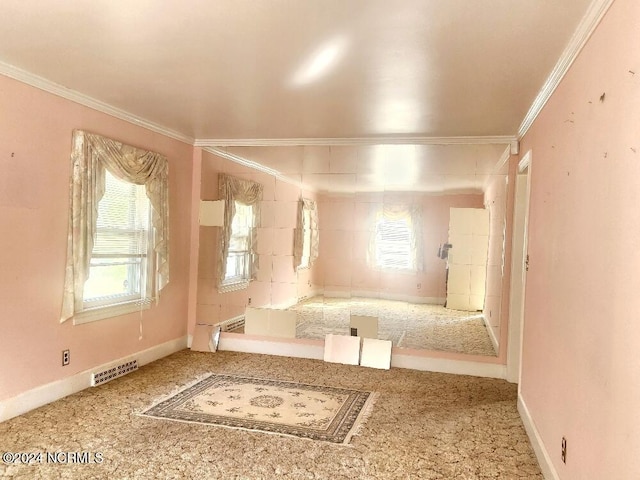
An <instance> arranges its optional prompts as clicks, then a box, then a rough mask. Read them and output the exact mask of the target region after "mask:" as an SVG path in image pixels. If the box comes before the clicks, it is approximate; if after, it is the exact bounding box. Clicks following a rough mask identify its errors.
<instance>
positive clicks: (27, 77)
mask: <svg viewBox="0 0 640 480" xmlns="http://www.w3.org/2000/svg"><path fill="white" fill-rule="evenodd" d="M0 74H2V75H5V76H7V77H10V78H13V79H14V80H18V81H20V82H22V83H26V84H27V85H31V86H32V87H36V88H39V89H40V90H44V91H45V92H49V93H53V94H54V95H57V96H59V97H62V98H66V99H67V100H71V101H72V102H75V103H79V104H80V105H84V106H85V107H89V108H92V109H94V110H97V111H99V112H102V113H106V114H107V115H111V116H112V117H116V118H119V119H120V120H124V121H126V122H129V123H132V124H134V125H138V126H139V127H143V128H146V129H147V130H151V131H152V132H155V133H159V134H161V135H164V136H166V137H170V138H173V139H175V140H179V141H181V142H184V143H188V144H189V145H193V141H194V139H193V138H191V137H189V136H187V135H183V134H182V133H180V132H177V131H175V130H171V129H169V128H166V127H163V126H162V125H158V124H157V123H153V122H150V121H148V120H145V119H144V118H141V117H137V116H136V115H133V114H131V113H129V112H127V111H125V110H122V109H120V108H117V107H113V106H111V105H109V104H107V103H104V102H101V101H100V100H96V99H95V98H93V97H90V96H88V95H84V94H83V93H80V92H77V91H75V90H71V89H69V88H67V87H63V86H62V85H59V84H57V83H54V82H52V81H50V80H47V79H46V78H43V77H40V76H38V75H34V74H33V73H30V72H27V71H26V70H22V69H20V68H18V67H14V66H13V65H10V64H8V63H4V62H0Z"/></svg>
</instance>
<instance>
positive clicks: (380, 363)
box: [360, 338, 392, 370]
mask: <svg viewBox="0 0 640 480" xmlns="http://www.w3.org/2000/svg"><path fill="white" fill-rule="evenodd" d="M391 347H392V344H391V341H390V340H378V339H374V338H364V339H363V340H362V356H361V358H360V365H362V366H363V367H370V368H380V369H384V370H389V368H391Z"/></svg>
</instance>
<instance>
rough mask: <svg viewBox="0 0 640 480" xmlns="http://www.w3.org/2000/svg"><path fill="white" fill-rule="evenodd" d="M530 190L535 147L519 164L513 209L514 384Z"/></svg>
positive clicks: (510, 366) (510, 364) (510, 373)
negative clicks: (532, 156) (532, 157)
mask: <svg viewBox="0 0 640 480" xmlns="http://www.w3.org/2000/svg"><path fill="white" fill-rule="evenodd" d="M530 190H531V150H529V151H528V152H527V153H526V154H525V155H524V156H523V157H522V160H520V163H518V174H517V176H516V191H515V203H514V211H513V240H512V247H513V248H512V252H513V253H512V257H511V295H510V299H509V341H508V349H507V380H508V381H509V382H512V383H520V365H521V357H522V331H523V324H524V305H525V289H526V288H525V287H526V280H527V264H528V254H527V240H528V224H529V196H530Z"/></svg>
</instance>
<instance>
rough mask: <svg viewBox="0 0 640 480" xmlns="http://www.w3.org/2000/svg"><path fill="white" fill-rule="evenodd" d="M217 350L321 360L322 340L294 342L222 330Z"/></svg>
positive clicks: (292, 340)
mask: <svg viewBox="0 0 640 480" xmlns="http://www.w3.org/2000/svg"><path fill="white" fill-rule="evenodd" d="M218 350H227V351H231V352H244V353H261V354H265V355H278V356H281V357H296V358H311V359H315V360H322V359H323V358H324V340H318V341H316V342H309V341H308V340H306V341H303V342H296V341H295V339H287V340H276V339H274V340H271V339H269V338H265V337H260V338H254V337H253V336H252V335H244V334H238V333H224V332H223V333H222V334H221V335H220V344H219V345H218Z"/></svg>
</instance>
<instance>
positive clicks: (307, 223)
mask: <svg viewBox="0 0 640 480" xmlns="http://www.w3.org/2000/svg"><path fill="white" fill-rule="evenodd" d="M302 216H303V223H302V224H303V225H304V228H303V229H302V257H301V259H300V265H299V267H298V268H309V267H310V266H311V210H310V209H308V208H304V209H303V210H302Z"/></svg>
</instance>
